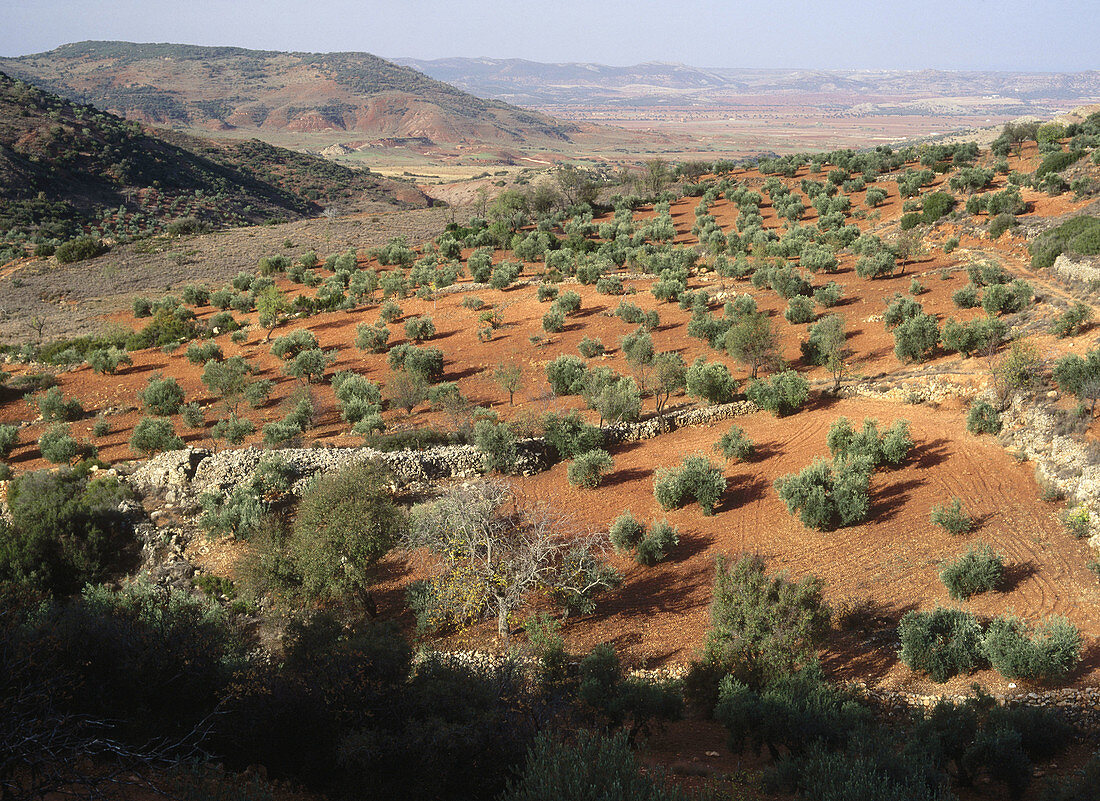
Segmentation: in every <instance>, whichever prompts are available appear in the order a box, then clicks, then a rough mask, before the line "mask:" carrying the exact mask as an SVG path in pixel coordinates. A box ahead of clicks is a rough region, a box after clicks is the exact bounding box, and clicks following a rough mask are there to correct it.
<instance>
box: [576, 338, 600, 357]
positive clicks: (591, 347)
mask: <svg viewBox="0 0 1100 801" xmlns="http://www.w3.org/2000/svg"><path fill="white" fill-rule="evenodd" d="M577 351H578V352H579V353H580V354H581V356H583V357H584V358H586V359H594V358H596V357H597V356H602V355H603V354H604V346H603V343H602V342H601V341H600V340H598V339H590V338H589V337H584V338H583V339H582V340H581V341H580V342H578V343H577Z"/></svg>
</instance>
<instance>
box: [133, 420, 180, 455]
mask: <svg viewBox="0 0 1100 801" xmlns="http://www.w3.org/2000/svg"><path fill="white" fill-rule="evenodd" d="M182 448H183V440H182V439H180V438H179V436H177V435H176V430H175V429H174V428H173V427H172V421H171V420H167V419H166V418H164V417H143V418H141V420H139V421H138V424H137V425H136V426H134V431H133V433H132V434H131V436H130V449H131V450H133V451H136V452H138V453H144V454H146V455H147V456H152V455H153V454H154V453H161V452H162V451H178V450H181V449H182Z"/></svg>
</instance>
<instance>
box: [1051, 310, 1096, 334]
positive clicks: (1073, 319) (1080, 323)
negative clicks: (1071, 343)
mask: <svg viewBox="0 0 1100 801" xmlns="http://www.w3.org/2000/svg"><path fill="white" fill-rule="evenodd" d="M1091 320H1092V307H1091V306H1087V305H1085V304H1084V303H1081V302H1077V303H1074V304H1073V307H1072V308H1069V309H1067V310H1066V311H1064V312H1062V314H1060V315H1059V316H1058V319H1057V320H1055V321H1054V324H1053V325H1052V326H1051V331H1052V333H1054V334H1055V336H1058V337H1071V336H1076V335H1077V334H1079V333H1081V331H1082V330H1084V329H1085V328H1086V327H1087V326H1088V324H1089V322H1090V321H1091Z"/></svg>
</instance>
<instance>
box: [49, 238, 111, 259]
mask: <svg viewBox="0 0 1100 801" xmlns="http://www.w3.org/2000/svg"><path fill="white" fill-rule="evenodd" d="M107 250H108V248H107V246H106V245H104V244H103V242H102V241H101V240H99V239H97V238H96V237H94V236H78V237H77V238H76V239H70V240H69V241H68V242H64V243H62V244H61V245H58V247H57V250H56V251H54V255H55V256H56V257H57V260H58V262H60V263H61V264H72V263H73V262H77V261H84V260H85V259H94V258H95V257H96V256H101V255H103V254H104V253H106V252H107Z"/></svg>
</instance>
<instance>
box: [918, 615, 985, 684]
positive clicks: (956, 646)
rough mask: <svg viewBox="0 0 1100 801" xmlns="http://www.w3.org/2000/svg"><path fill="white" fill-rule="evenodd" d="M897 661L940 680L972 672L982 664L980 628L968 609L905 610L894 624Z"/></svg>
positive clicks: (941, 681)
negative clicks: (895, 624) (897, 653)
mask: <svg viewBox="0 0 1100 801" xmlns="http://www.w3.org/2000/svg"><path fill="white" fill-rule="evenodd" d="M898 638H899V639H900V640H901V652H900V654H899V656H900V657H901V661H902V662H904V663H905V664H906V665H908V666H909V667H911V668H912V669H913V670H920V671H923V672H926V673H928V674H929V676H931V678H932V680H933V681H935V682H939V683H943V682H945V681H947V680H948V679H950V678H951V677H952V676H956V675H958V674H960V673H963V674H965V673H972V672H973V671H974V670H976V669H978V668H979V667H980V666H981V663H982V652H981V643H982V630H981V626H979V625H978V621H977V619H976V618H975V617H974V615H972V614H970V613H969V612H962V611H959V610H957V609H944V608H942V607H937V608H936V609H935V610H934V611H932V612H906V613H905V616H904V617H903V618H902V619H901V623H900V625H899V626H898Z"/></svg>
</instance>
